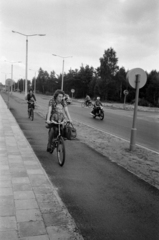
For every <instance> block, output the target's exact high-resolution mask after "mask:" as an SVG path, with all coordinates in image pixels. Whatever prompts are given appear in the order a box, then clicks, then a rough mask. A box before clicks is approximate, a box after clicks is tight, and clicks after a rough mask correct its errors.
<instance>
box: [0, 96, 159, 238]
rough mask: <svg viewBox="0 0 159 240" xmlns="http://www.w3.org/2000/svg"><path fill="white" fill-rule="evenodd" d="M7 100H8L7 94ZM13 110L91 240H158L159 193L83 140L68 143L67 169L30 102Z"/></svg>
mask: <svg viewBox="0 0 159 240" xmlns="http://www.w3.org/2000/svg"><path fill="white" fill-rule="evenodd" d="M3 97H4V98H5V99H6V98H7V97H6V95H5V94H3ZM10 106H11V111H12V113H13V115H14V116H15V118H16V119H17V122H18V124H19V125H20V127H21V129H22V130H23V132H24V134H25V136H26V137H27V139H28V141H29V142H30V144H31V146H32V148H33V149H34V151H35V153H36V155H37V157H38V158H39V160H40V162H41V164H42V166H43V167H44V169H45V171H46V173H47V174H48V176H49V178H50V180H51V181H52V183H53V184H54V185H55V186H56V187H57V189H58V192H59V195H60V197H61V198H62V200H63V202H64V203H65V204H66V206H67V208H68V210H69V212H70V214H71V215H72V216H73V218H74V219H75V222H76V224H77V226H78V228H79V229H80V231H81V233H82V235H83V237H84V239H85V240H151V239H152V240H158V239H159V191H158V190H157V189H156V188H154V187H152V186H150V185H149V184H147V183H145V182H144V181H142V180H140V179H138V178H137V177H136V176H134V175H133V174H131V173H129V172H127V171H126V170H124V169H123V168H121V167H119V166H117V165H116V164H115V163H112V162H110V161H109V159H107V158H106V157H104V156H102V155H100V154H99V153H97V152H96V151H95V150H93V149H91V148H89V147H88V146H86V145H85V144H82V143H81V142H79V141H78V139H77V140H75V141H66V142H65V143H66V151H67V155H66V162H65V165H64V166H63V167H62V168H61V167H60V166H59V165H58V163H57V159H56V155H55V153H54V154H53V155H50V154H49V153H47V152H46V144H47V130H46V128H45V127H44V125H45V124H44V119H43V118H41V117H40V116H39V115H37V114H35V121H33V122H32V121H30V120H29V119H28V118H27V107H26V104H24V101H22V100H20V99H15V98H13V99H12V101H10Z"/></svg>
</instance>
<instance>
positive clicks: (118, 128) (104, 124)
mask: <svg viewBox="0 0 159 240" xmlns="http://www.w3.org/2000/svg"><path fill="white" fill-rule="evenodd" d="M14 94H15V93H14ZM16 95H17V96H18V97H21V98H23V99H24V95H23V94H18V93H16ZM36 97H37V104H38V106H39V107H40V110H41V111H43V112H44V113H46V111H47V105H48V100H49V99H50V96H46V95H41V94H38V95H36ZM69 111H70V113H71V116H72V118H73V119H74V120H77V121H79V122H82V123H84V124H87V125H89V126H91V127H94V128H96V129H99V130H101V131H103V132H108V133H111V134H113V135H115V136H118V137H121V138H123V139H125V140H127V141H130V135H131V128H132V121H133V111H125V110H121V109H120V110H118V109H109V108H104V111H105V119H104V120H103V121H101V120H99V119H93V118H92V116H91V115H90V111H91V109H90V108H82V107H81V104H80V103H78V102H73V104H71V105H70V106H69ZM136 143H137V144H139V145H141V146H143V147H146V148H148V149H151V150H153V151H156V152H158V153H159V113H157V112H141V111H138V114H137V135H136Z"/></svg>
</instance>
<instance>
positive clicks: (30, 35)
mask: <svg viewBox="0 0 159 240" xmlns="http://www.w3.org/2000/svg"><path fill="white" fill-rule="evenodd" d="M12 32H13V33H18V34H20V35H23V36H25V37H26V67H25V96H27V81H28V79H27V77H28V37H34V36H40V37H42V36H45V35H46V34H29V35H28V34H23V33H20V32H16V31H12Z"/></svg>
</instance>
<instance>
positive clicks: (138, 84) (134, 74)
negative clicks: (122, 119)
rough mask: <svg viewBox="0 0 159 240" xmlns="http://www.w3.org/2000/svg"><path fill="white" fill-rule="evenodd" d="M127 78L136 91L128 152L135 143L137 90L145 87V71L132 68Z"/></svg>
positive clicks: (132, 148)
mask: <svg viewBox="0 0 159 240" xmlns="http://www.w3.org/2000/svg"><path fill="white" fill-rule="evenodd" d="M127 78H128V81H129V84H130V85H131V86H132V87H133V88H135V89H136V96H135V106H134V116H133V124H132V129H131V138H130V150H134V147H135V141H136V132H137V129H136V119H137V107H138V99H139V89H140V88H142V87H143V86H144V85H145V83H146V80H147V75H146V73H145V71H144V70H142V69H141V68H134V69H132V70H130V71H129V72H128V74H127Z"/></svg>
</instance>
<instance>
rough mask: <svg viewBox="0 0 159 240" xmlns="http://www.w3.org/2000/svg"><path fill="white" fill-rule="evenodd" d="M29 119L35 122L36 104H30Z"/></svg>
mask: <svg viewBox="0 0 159 240" xmlns="http://www.w3.org/2000/svg"><path fill="white" fill-rule="evenodd" d="M28 118H30V119H31V120H32V121H33V120H34V102H29V109H28Z"/></svg>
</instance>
